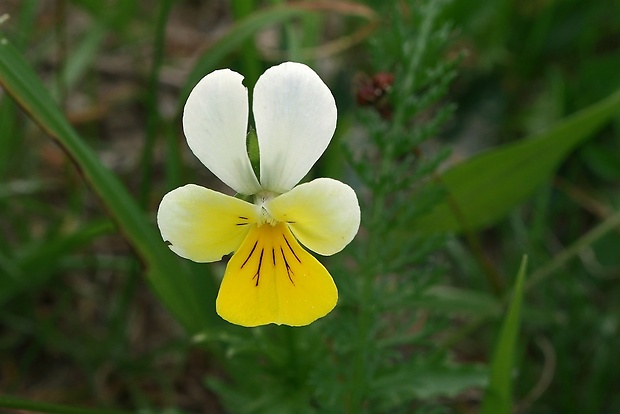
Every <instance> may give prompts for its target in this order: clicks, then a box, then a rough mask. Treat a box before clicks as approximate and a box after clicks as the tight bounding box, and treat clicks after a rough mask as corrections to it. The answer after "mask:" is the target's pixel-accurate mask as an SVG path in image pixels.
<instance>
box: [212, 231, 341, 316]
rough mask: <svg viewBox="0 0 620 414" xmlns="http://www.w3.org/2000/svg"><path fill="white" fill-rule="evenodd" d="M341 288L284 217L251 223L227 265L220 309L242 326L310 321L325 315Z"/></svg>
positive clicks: (219, 312)
mask: <svg viewBox="0 0 620 414" xmlns="http://www.w3.org/2000/svg"><path fill="white" fill-rule="evenodd" d="M337 301H338V290H337V289H336V285H335V284H334V281H333V279H332V277H331V275H330V274H329V272H328V271H327V270H326V269H325V267H323V265H322V264H321V263H319V261H318V260H316V259H315V258H314V257H313V256H312V255H311V254H309V253H308V252H307V251H305V250H304V249H303V248H302V247H301V246H300V245H299V243H297V241H296V240H295V238H294V237H293V235H292V234H291V232H290V230H289V229H288V227H287V226H286V224H284V223H278V224H276V225H275V226H272V225H270V224H263V225H262V226H253V228H252V229H251V230H250V232H249V233H248V235H247V237H246V238H245V240H244V241H243V244H242V245H241V247H240V248H239V249H238V250H237V252H236V253H235V254H234V255H233V257H232V258H231V259H230V261H229V262H228V266H227V267H226V273H225V274H224V279H223V280H222V285H221V287H220V291H219V294H218V297H217V303H216V307H217V313H218V314H219V315H220V316H221V317H222V318H224V319H226V320H227V321H229V322H231V323H234V324H237V325H242V326H259V325H266V324H269V323H275V324H278V325H280V324H284V325H291V326H302V325H308V324H310V323H312V322H314V321H315V320H317V319H318V318H321V317H323V316H325V315H327V314H328V313H329V312H330V311H331V310H332V309H333V308H334V307H335V306H336V302H337Z"/></svg>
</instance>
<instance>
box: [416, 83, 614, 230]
mask: <svg viewBox="0 0 620 414" xmlns="http://www.w3.org/2000/svg"><path fill="white" fill-rule="evenodd" d="M619 110H620V91H619V92H616V93H614V94H613V95H611V96H609V97H608V98H606V99H604V100H602V101H600V102H598V103H596V104H594V105H591V106H590V107H588V108H586V109H583V110H581V111H579V112H578V113H576V114H574V115H572V116H571V117H569V118H566V119H565V120H564V121H562V122H560V123H558V124H557V125H555V126H554V127H552V128H550V129H548V130H546V131H544V132H542V133H540V134H537V135H535V136H533V137H530V138H528V139H525V140H522V141H519V142H515V143H510V144H507V145H504V146H501V147H499V148H496V149H493V150H490V151H487V152H485V153H483V154H480V155H478V156H475V157H473V158H471V159H469V160H467V161H465V162H463V163H461V164H458V165H456V166H455V167H453V168H450V169H449V170H447V171H446V172H445V173H443V174H442V175H441V177H440V183H441V184H442V185H443V186H444V187H445V189H446V192H447V196H446V199H445V200H444V201H443V202H442V203H440V204H438V205H436V206H435V207H434V208H433V209H432V210H431V211H430V212H429V213H428V214H427V215H425V216H422V217H421V218H419V219H417V220H416V221H415V223H414V227H415V229H416V230H418V231H424V232H432V231H457V232H459V231H463V230H468V229H469V230H476V229H480V228H484V227H486V226H489V225H491V224H493V223H495V222H496V221H497V220H499V219H501V218H502V217H504V216H505V215H506V214H508V213H509V212H510V210H511V209H513V208H514V207H515V206H516V205H518V204H519V203H521V202H523V201H524V200H525V199H526V198H527V197H528V196H530V195H531V194H532V193H533V192H534V190H535V189H536V188H537V187H538V186H540V185H541V184H542V183H544V182H546V181H547V180H549V178H550V177H551V176H552V174H553V173H554V171H555V170H556V169H557V167H558V166H559V164H560V163H561V162H562V160H564V158H566V156H567V155H568V154H569V153H570V151H571V150H573V149H574V148H575V147H576V146H577V145H579V144H580V143H581V142H583V141H584V140H586V139H588V138H589V137H591V136H592V135H593V134H594V132H595V131H596V130H597V129H598V128H600V127H601V126H602V125H604V124H605V123H606V122H608V121H609V120H610V118H611V117H612V116H613V115H614V114H616V113H617V112H618V111H619Z"/></svg>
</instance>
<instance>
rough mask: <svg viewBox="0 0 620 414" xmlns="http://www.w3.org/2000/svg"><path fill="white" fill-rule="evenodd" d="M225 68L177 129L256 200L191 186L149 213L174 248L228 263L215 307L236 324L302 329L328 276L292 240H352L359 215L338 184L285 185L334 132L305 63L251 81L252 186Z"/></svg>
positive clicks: (237, 86) (321, 89) (324, 97)
mask: <svg viewBox="0 0 620 414" xmlns="http://www.w3.org/2000/svg"><path fill="white" fill-rule="evenodd" d="M242 80H243V76H241V75H240V74H238V73H236V72H233V71H231V70H228V69H222V70H217V71H215V72H212V73H210V74H208V75H207V76H205V77H204V78H203V79H202V80H201V81H200V82H198V84H197V85H196V86H195V87H194V89H193V90H192V92H191V93H190V95H189V98H188V99H187V103H186V104H185V110H184V113H183V129H184V132H185V136H186V137H187V143H188V145H189V147H190V149H191V150H192V152H193V153H194V154H195V155H196V156H197V157H198V159H199V160H200V161H201V162H202V163H203V164H204V165H205V166H206V167H207V168H208V169H209V170H211V172H213V173H214V174H215V175H216V176H217V177H218V178H219V179H220V180H222V181H223V182H224V183H225V184H227V185H228V186H229V187H231V188H232V189H233V190H235V191H237V193H239V194H241V195H243V196H250V198H249V199H253V201H254V203H250V202H248V201H245V200H243V199H240V198H236V197H232V196H228V195H225V194H222V193H219V192H217V191H213V190H210V189H207V188H204V187H200V186H197V185H194V184H189V185H186V186H183V187H179V188H177V189H175V190H173V191H171V192H169V193H168V194H166V195H165V196H164V198H163V199H162V201H161V204H160V206H159V210H158V213H157V223H158V225H159V229H160V231H161V235H162V237H163V239H164V240H165V241H167V242H168V243H169V247H170V249H171V250H172V251H174V252H175V253H176V254H178V255H179V256H181V257H184V258H187V259H190V260H193V261H195V262H213V261H217V260H220V259H221V258H222V257H223V256H224V255H226V254H229V253H231V252H234V254H233V256H232V257H231V258H230V260H229V261H228V264H227V266H226V272H225V274H224V278H223V279H222V283H221V286H220V290H219V293H218V297H217V300H216V310H217V312H218V314H219V315H220V316H221V317H222V318H224V319H225V320H227V321H229V322H231V323H234V324H238V325H243V326H259V325H265V324H268V323H276V324H286V325H292V326H301V325H308V324H310V323H312V322H314V321H315V320H317V319H318V318H321V317H323V316H325V315H326V314H328V313H329V312H330V311H331V310H332V309H333V308H334V307H335V306H336V302H337V300H338V290H337V289H336V285H335V284H334V281H333V279H332V277H331V275H330V274H329V272H328V271H327V270H326V269H325V268H324V267H323V265H321V263H319V261H318V260H317V259H316V258H314V257H313V256H312V255H311V254H310V253H308V252H307V251H306V250H305V249H304V248H303V247H301V246H300V244H299V243H301V244H303V245H304V246H305V247H307V248H308V249H310V250H312V251H314V252H316V253H319V254H321V255H332V254H334V253H337V252H339V251H341V250H342V249H343V248H344V247H345V246H346V245H347V244H349V242H350V241H351V240H352V239H353V237H355V235H356V234H357V231H358V228H359V224H360V209H359V204H358V201H357V196H356V195H355V192H354V191H353V189H352V188H351V187H349V186H348V185H346V184H344V183H342V182H340V181H337V180H333V179H329V178H318V179H315V180H313V181H310V182H307V183H303V184H300V185H297V186H295V185H296V184H297V183H299V181H300V180H301V179H302V178H303V177H304V176H305V175H306V174H307V173H308V171H309V170H310V168H311V167H312V166H313V165H314V163H315V162H316V161H317V159H318V158H319V157H320V156H321V154H322V153H323V152H324V151H325V148H327V145H328V144H329V142H330V140H331V138H332V136H333V133H334V130H335V129H336V117H337V111H336V104H335V101H334V97H333V96H332V94H331V92H330V90H329V88H328V87H327V86H326V85H325V84H324V83H323V81H322V80H321V78H319V76H318V75H317V74H316V73H315V72H314V71H313V70H312V69H310V68H309V67H308V66H306V65H303V64H301V63H294V62H286V63H283V64H281V65H278V66H274V67H272V68H270V69H268V70H267V71H266V72H265V73H264V74H263V75H262V76H261V77H260V78H259V79H258V81H257V82H256V86H255V88H254V94H253V105H252V111H253V114H254V120H255V126H256V134H257V139H258V147H259V152H260V163H259V168H260V180H259V179H257V177H256V175H255V173H254V170H253V169H252V164H251V162H250V159H249V157H248V151H247V144H246V137H247V132H248V112H249V111H248V109H249V104H248V94H247V89H246V88H245V87H244V86H243V85H242Z"/></svg>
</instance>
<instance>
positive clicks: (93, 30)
mask: <svg viewBox="0 0 620 414" xmlns="http://www.w3.org/2000/svg"><path fill="white" fill-rule="evenodd" d="M0 16H3V17H0V22H1V23H0V84H1V85H2V89H0V177H1V178H0V231H1V234H2V237H0V409H7V410H20V411H10V412H28V410H31V411H34V412H61V413H64V412H67V413H71V412H76V413H90V412H92V413H97V412H108V413H117V412H118V413H121V412H141V413H151V412H152V413H315V412H316V413H319V412H320V413H383V412H385V413H400V412H402V413H411V412H416V413H474V412H482V413H494V414H501V413H508V412H519V413H526V412H527V413H541V414H547V413H559V412H561V413H579V414H584V413H617V412H620V394H619V393H618V392H617V391H618V384H619V383H620V359H619V358H618V357H617V350H618V349H620V334H619V324H620V285H619V283H618V281H619V277H620V255H619V254H618V253H619V251H620V233H619V231H618V230H619V229H620V208H619V206H620V185H619V183H620V181H619V179H620V117H618V114H619V113H620V92H619V91H620V70H618V68H619V67H620V20H619V19H618V18H617V16H620V3H619V2H618V1H616V0H597V1H590V2H582V1H578V0H546V1H539V2H516V1H508V0H502V1H495V0H480V1H478V2H466V1H461V0H453V1H451V2H448V1H441V0H408V1H407V0H394V1H382V0H366V1H357V2H345V1H329V2H325V1H310V0H309V1H303V2H284V1H281V0H271V1H262V2H259V1H257V0H230V1H225V0H208V1H202V2H201V1H195V0H185V1H172V0H160V1H157V2H147V1H141V0H106V1H99V0H72V1H69V0H55V1H52V0H49V1H47V0H40V1H37V0H22V1H19V0H3V2H2V3H1V4H0ZM285 60H296V61H302V62H305V63H307V64H309V65H311V66H312V67H313V68H314V69H315V70H316V71H317V72H318V73H319V74H320V76H321V77H322V78H323V79H324V80H325V81H326V83H327V84H328V85H329V86H330V88H331V89H332V91H333V93H334V95H335V97H336V102H337V104H338V109H339V123H338V129H337V132H336V136H335V138H334V140H333V142H332V145H331V146H330V148H329V150H328V152H327V153H326V154H325V155H324V156H323V158H322V159H321V161H320V162H319V164H318V165H317V166H316V167H315V170H314V171H313V172H312V173H311V174H312V175H314V176H329V177H334V178H339V179H342V180H343V181H345V182H347V183H349V184H351V185H352V186H353V187H354V188H355V189H356V190H357V192H358V195H359V197H360V202H361V207H362V229H361V230H360V234H359V235H358V237H357V238H356V240H355V241H354V242H353V243H352V244H351V245H350V246H349V247H347V249H345V251H344V252H343V253H341V254H339V255H337V256H335V257H333V258H326V259H325V260H324V259H323V258H321V260H322V261H324V262H325V263H326V266H327V267H328V268H329V269H330V271H331V273H332V274H333V275H334V278H335V280H336V283H337V285H338V287H339V291H340V300H339V305H338V307H337V309H336V310H335V311H334V312H332V313H331V314H330V315H329V316H328V317H326V318H324V319H322V320H320V321H318V322H316V323H315V324H313V325H311V326H309V327H305V328H298V329H293V328H287V327H276V326H267V327H261V328H256V329H244V328H239V327H234V326H230V325H228V324H226V323H225V322H223V321H221V320H220V319H219V317H217V315H216V314H215V312H214V304H215V300H214V298H215V295H216V294H217V287H218V284H219V278H220V277H221V275H222V274H223V269H224V266H225V263H224V262H223V263H218V264H213V265H198V264H194V263H189V262H187V261H184V260H181V259H179V258H177V257H176V256H175V255H174V254H172V253H171V252H169V251H168V249H167V248H166V246H165V244H164V243H163V242H162V241H161V240H160V237H159V234H158V231H157V228H156V225H155V223H154V212H155V211H156V209H157V205H158V203H159V201H160V200H161V198H162V196H163V194H165V193H166V192H167V191H169V190H171V189H172V188H175V187H177V186H179V185H183V184H185V183H188V182H195V183H198V184H201V185H204V186H207V187H210V188H216V189H219V190H223V191H227V190H226V189H225V188H224V186H223V184H221V183H219V182H218V181H217V179H215V178H214V177H213V176H212V175H211V174H210V173H209V171H208V170H207V169H206V168H204V167H203V166H202V165H200V163H199V162H198V161H197V160H196V159H195V157H193V155H192V154H191V153H190V152H189V150H188V148H187V146H186V144H185V140H184V137H183V134H182V131H181V123H180V114H181V111H182V107H183V104H184V102H185V99H186V97H187V94H188V93H189V90H191V88H192V87H193V86H194V84H195V83H196V82H197V80H198V79H200V78H201V77H202V76H204V75H205V74H206V73H208V72H210V71H212V70H214V69H217V68H221V67H230V68H232V69H234V70H237V71H238V72H240V73H242V74H244V75H245V84H246V86H248V87H249V89H250V90H251V87H252V85H253V84H254V83H255V82H256V79H257V78H258V76H259V75H260V74H261V73H262V72H263V71H264V70H265V69H266V68H267V67H269V66H271V65H274V64H277V63H279V62H281V61H285ZM524 255H526V256H527V260H525V259H524Z"/></svg>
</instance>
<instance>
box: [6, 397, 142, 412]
mask: <svg viewBox="0 0 620 414" xmlns="http://www.w3.org/2000/svg"><path fill="white" fill-rule="evenodd" d="M0 407H2V408H12V409H16V410H20V411H21V410H24V411H28V412H33V413H48V414H130V411H122V410H107V409H100V408H86V407H74V406H70V405H61V404H50V403H45V402H39V401H33V400H25V399H23V398H15V397H10V396H8V395H0Z"/></svg>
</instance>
